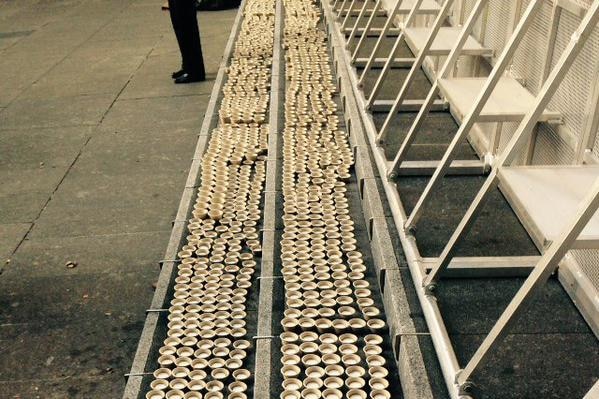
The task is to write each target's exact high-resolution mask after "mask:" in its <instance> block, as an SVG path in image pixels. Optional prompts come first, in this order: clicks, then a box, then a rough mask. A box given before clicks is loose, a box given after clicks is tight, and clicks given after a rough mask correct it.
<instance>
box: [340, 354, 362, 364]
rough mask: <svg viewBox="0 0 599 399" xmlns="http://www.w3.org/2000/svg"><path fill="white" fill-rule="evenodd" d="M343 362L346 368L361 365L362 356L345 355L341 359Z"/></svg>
mask: <svg viewBox="0 0 599 399" xmlns="http://www.w3.org/2000/svg"><path fill="white" fill-rule="evenodd" d="M341 361H342V362H343V364H345V365H346V366H354V365H357V364H360V361H361V359H360V356H358V355H355V354H353V355H343V356H342V357H341Z"/></svg>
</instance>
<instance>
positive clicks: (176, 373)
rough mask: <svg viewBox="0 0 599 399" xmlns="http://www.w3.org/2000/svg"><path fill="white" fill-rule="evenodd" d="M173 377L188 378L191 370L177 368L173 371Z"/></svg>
mask: <svg viewBox="0 0 599 399" xmlns="http://www.w3.org/2000/svg"><path fill="white" fill-rule="evenodd" d="M192 351H193V350H192ZM192 353H193V352H192ZM172 375H173V377H175V378H187V376H189V369H188V368H187V367H175V368H174V369H173V371H172Z"/></svg>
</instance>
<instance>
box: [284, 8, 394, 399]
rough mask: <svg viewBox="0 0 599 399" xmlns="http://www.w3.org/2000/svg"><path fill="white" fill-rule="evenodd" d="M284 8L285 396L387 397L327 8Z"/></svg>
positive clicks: (377, 319) (382, 324)
mask: <svg viewBox="0 0 599 399" xmlns="http://www.w3.org/2000/svg"><path fill="white" fill-rule="evenodd" d="M284 4H285V29H284V48H285V52H286V53H285V61H286V64H285V75H286V80H287V81H286V95H285V128H284V132H283V174H282V189H283V195H284V215H283V222H284V232H283V235H282V240H281V262H282V269H281V271H282V275H283V278H284V281H285V312H284V317H283V319H282V320H281V325H282V327H283V330H284V332H283V333H282V334H281V336H280V338H281V353H282V357H281V363H282V365H281V374H282V377H283V383H282V393H281V394H280V398H281V399H300V398H301V399H320V398H324V399H341V398H347V399H365V398H368V397H370V398H371V399H388V398H390V397H391V394H390V392H389V391H388V389H387V388H388V386H389V382H388V379H387V376H388V370H387V368H386V367H385V365H386V360H385V358H384V357H383V356H382V353H383V346H382V344H383V338H382V335H381V334H382V333H383V331H384V330H385V329H386V325H385V322H384V320H383V319H382V318H381V312H380V310H379V309H378V308H377V306H376V304H375V302H374V300H373V296H372V292H371V290H370V284H369V282H368V281H367V280H366V279H365V273H366V265H365V263H364V259H363V256H362V253H361V252H360V251H359V249H358V248H357V240H356V238H355V234H354V221H353V220H352V217H351V216H350V211H349V201H348V197H347V186H346V184H347V182H348V180H350V179H351V173H350V171H351V168H352V166H353V162H354V160H353V154H352V151H351V148H350V146H349V140H348V136H347V133H346V132H345V131H343V130H342V129H341V128H340V121H339V117H338V112H337V105H336V103H335V101H334V96H335V95H336V87H335V84H334V83H333V82H334V80H333V74H332V71H331V67H330V58H329V54H328V49H327V45H326V40H327V39H326V35H325V33H324V32H323V31H322V30H321V29H320V28H319V23H320V11H319V9H318V8H317V6H316V4H315V3H314V2H313V1H312V0H285V1H284Z"/></svg>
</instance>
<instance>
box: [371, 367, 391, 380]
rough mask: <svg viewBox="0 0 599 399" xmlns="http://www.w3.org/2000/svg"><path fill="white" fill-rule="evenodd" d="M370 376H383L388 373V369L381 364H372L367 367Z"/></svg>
mask: <svg viewBox="0 0 599 399" xmlns="http://www.w3.org/2000/svg"><path fill="white" fill-rule="evenodd" d="M368 375H369V376H370V378H385V377H387V375H389V371H388V370H387V369H386V368H385V367H382V366H372V367H369V368H368Z"/></svg>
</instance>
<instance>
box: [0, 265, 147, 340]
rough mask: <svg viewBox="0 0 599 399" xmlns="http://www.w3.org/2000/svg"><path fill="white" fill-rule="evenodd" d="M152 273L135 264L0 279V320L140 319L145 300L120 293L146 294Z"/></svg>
mask: <svg viewBox="0 0 599 399" xmlns="http://www.w3.org/2000/svg"><path fill="white" fill-rule="evenodd" d="M155 277H156V269H155V268H154V267H148V265H145V264H137V265H130V266H129V270H127V271H117V272H104V271H99V272H97V273H95V274H91V273H90V274H73V275H70V276H65V275H62V276H37V277H32V278H28V279H27V280H25V279H21V280H16V279H10V280H9V279H2V281H0V287H1V288H2V294H1V295H0V302H1V303H2V309H1V310H0V320H1V324H22V323H27V324H29V325H31V326H38V327H42V328H45V329H53V328H64V327H66V326H68V325H69V324H73V323H77V322H82V321H94V320H100V319H103V318H105V317H106V315H105V313H111V314H112V315H114V316H115V317H120V316H128V317H130V316H136V317H138V316H139V317H140V318H143V317H142V316H143V313H144V310H145V306H147V304H144V303H143V302H141V301H126V300H123V298H138V297H146V296H147V295H151V294H152V291H153V288H152V283H153V282H154V279H155ZM118 299H121V300H118ZM115 327H116V326H115Z"/></svg>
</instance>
